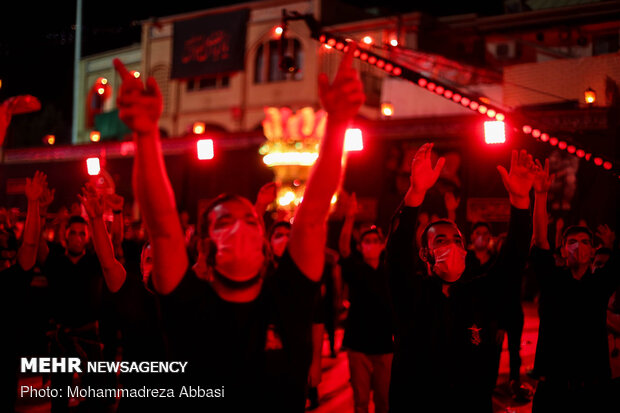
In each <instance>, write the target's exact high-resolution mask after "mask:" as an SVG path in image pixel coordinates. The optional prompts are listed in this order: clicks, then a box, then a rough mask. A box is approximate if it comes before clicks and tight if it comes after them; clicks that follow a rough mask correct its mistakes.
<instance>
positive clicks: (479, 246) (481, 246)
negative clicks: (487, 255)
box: [474, 235, 489, 251]
mask: <svg viewBox="0 0 620 413" xmlns="http://www.w3.org/2000/svg"><path fill="white" fill-rule="evenodd" d="M485 238H486V237H484V236H483V235H479V236H477V237H476V239H475V240H474V249H475V250H477V251H481V250H486V249H488V247H489V242H488V238H487V239H485Z"/></svg>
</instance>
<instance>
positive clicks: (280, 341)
mask: <svg viewBox="0 0 620 413" xmlns="http://www.w3.org/2000/svg"><path fill="white" fill-rule="evenodd" d="M318 288H319V284H318V283H315V282H312V281H310V280H309V279H308V278H307V277H306V276H304V274H303V273H302V272H301V271H300V270H299V268H298V267H297V265H296V264H295V263H294V262H293V260H292V259H291V257H290V255H289V254H288V251H287V252H285V253H284V255H283V257H282V259H281V260H280V262H279V265H278V267H277V269H276V270H275V273H274V274H273V275H270V276H268V277H266V278H265V280H264V282H263V286H262V289H261V292H260V294H259V296H258V297H257V298H256V299H255V300H253V301H251V302H248V303H233V302H229V301H225V300H223V299H221V298H220V297H219V296H218V295H217V293H216V292H215V290H213V288H212V286H211V284H210V283H208V282H206V281H204V280H201V279H199V278H197V277H196V275H195V273H194V272H193V270H191V269H190V270H188V272H187V273H186V275H185V277H184V278H183V280H182V281H181V283H180V284H179V285H178V286H177V288H176V289H175V290H174V291H173V292H172V293H170V294H169V295H165V296H161V309H162V319H163V322H164V326H165V329H166V334H167V338H168V344H169V348H170V358H171V359H172V360H187V361H188V362H189V364H188V371H189V374H186V375H185V376H182V377H179V379H178V382H177V384H178V388H180V387H181V386H183V385H193V386H201V387H203V388H221V387H222V386H224V387H225V397H224V398H223V399H217V400H215V399H202V400H200V399H187V400H185V402H187V403H183V405H184V406H187V407H192V408H198V407H204V408H215V409H224V410H221V411H231V412H236V411H244V409H246V408H252V409H253V410H261V409H269V411H282V412H295V411H297V412H303V411H304V406H305V394H304V391H305V385H306V382H307V375H308V369H309V366H310V361H311V358H312V341H311V332H312V318H313V306H314V303H315V301H316V295H317V294H318ZM177 400H178V399H177ZM178 401H179V402H182V401H180V400H178ZM213 411H220V410H213Z"/></svg>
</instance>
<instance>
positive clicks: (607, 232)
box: [596, 224, 616, 249]
mask: <svg viewBox="0 0 620 413" xmlns="http://www.w3.org/2000/svg"><path fill="white" fill-rule="evenodd" d="M596 236H597V237H599V238H600V239H601V241H603V246H604V247H606V248H610V249H613V247H614V241H615V240H616V233H615V232H613V231H612V230H611V228H609V226H608V225H607V224H605V225H599V226H598V227H597V228H596Z"/></svg>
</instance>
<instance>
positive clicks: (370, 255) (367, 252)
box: [362, 242, 383, 260]
mask: <svg viewBox="0 0 620 413" xmlns="http://www.w3.org/2000/svg"><path fill="white" fill-rule="evenodd" d="M382 251H383V245H382V244H379V243H377V242H362V255H363V256H364V258H366V259H369V260H376V259H379V257H381V252H382Z"/></svg>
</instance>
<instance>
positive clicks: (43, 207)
mask: <svg viewBox="0 0 620 413" xmlns="http://www.w3.org/2000/svg"><path fill="white" fill-rule="evenodd" d="M55 192H56V190H55V189H50V188H49V187H48V185H47V182H46V183H45V187H44V188H43V192H42V193H41V196H40V197H39V216H40V219H41V231H40V235H39V248H38V250H37V262H38V263H39V264H43V263H45V261H46V260H47V256H48V255H49V252H50V249H49V247H48V246H47V240H46V239H45V238H44V234H43V229H44V228H45V224H46V222H47V209H48V207H49V206H50V204H51V203H52V201H53V200H54V193H55Z"/></svg>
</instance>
